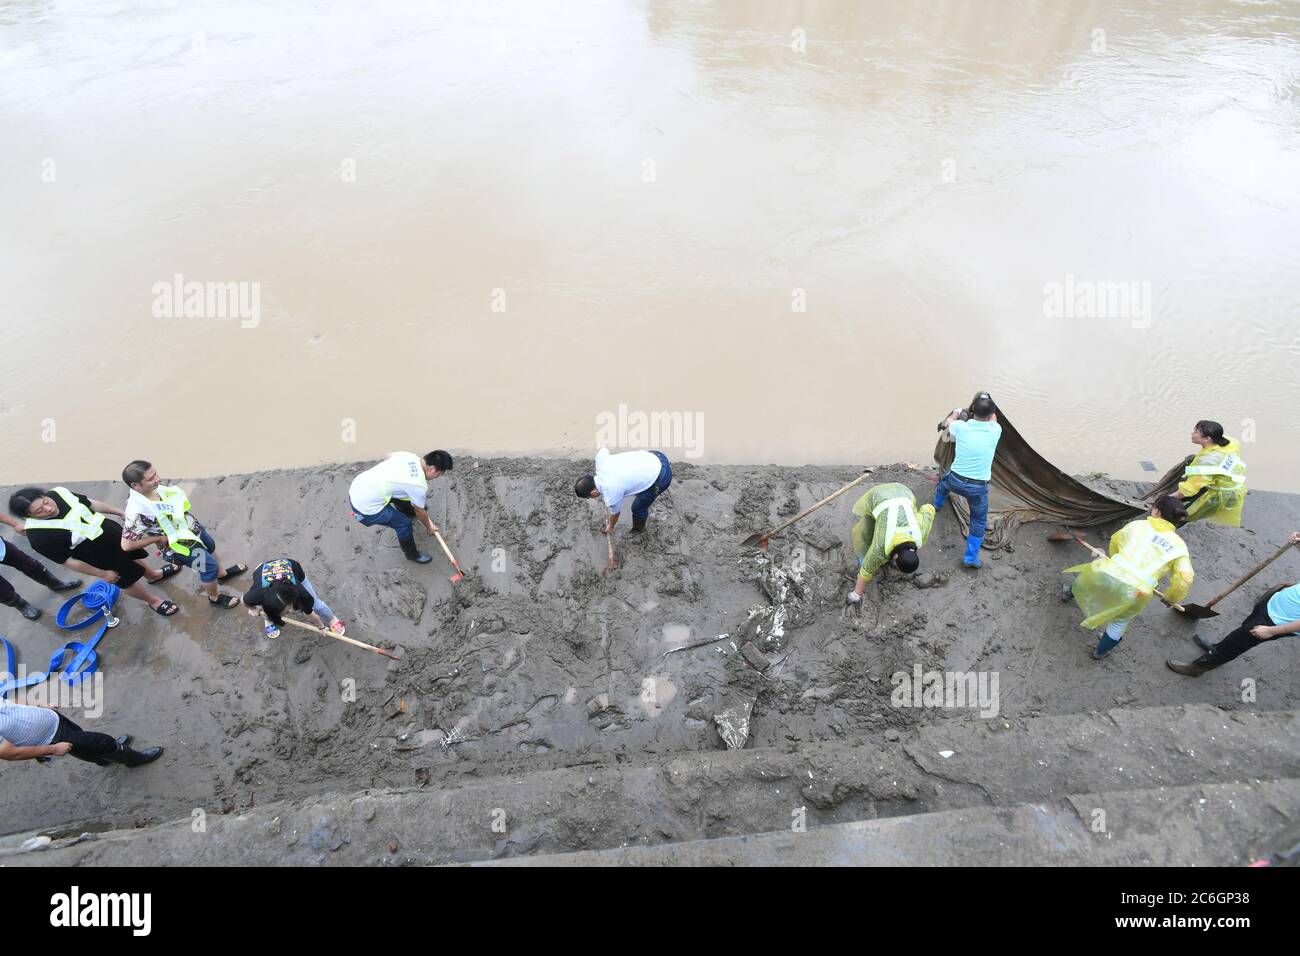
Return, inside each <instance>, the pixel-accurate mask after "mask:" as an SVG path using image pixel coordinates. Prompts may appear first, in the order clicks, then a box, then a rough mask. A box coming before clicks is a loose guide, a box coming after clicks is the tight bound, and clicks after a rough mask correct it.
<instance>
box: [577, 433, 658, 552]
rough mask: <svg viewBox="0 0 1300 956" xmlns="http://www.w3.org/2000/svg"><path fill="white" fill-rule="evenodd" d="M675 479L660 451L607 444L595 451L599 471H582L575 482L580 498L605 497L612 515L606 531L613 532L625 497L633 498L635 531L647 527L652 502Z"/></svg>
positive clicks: (606, 525)
mask: <svg viewBox="0 0 1300 956" xmlns="http://www.w3.org/2000/svg"><path fill="white" fill-rule="evenodd" d="M672 483H673V468H672V465H670V464H668V456H667V455H665V454H664V453H663V452H661V451H642V450H637V451H625V452H620V453H619V454H617V455H615V454H611V452H610V450H609V449H608V448H601V449H600V450H599V451H597V452H596V473H595V474H594V475H583V476H582V477H581V478H579V479H578V480H577V481H576V482H574V485H573V493H574V494H576V495H577V496H578V497H579V498H602V499H604V502H605V508H606V510H607V511H608V513H609V515H608V517H607V518H606V519H605V533H606V534H613V533H614V526H615V525H617V524H618V519H619V517H620V516H621V514H622V511H623V499H624V498H627V497H629V496H633V495H634V496H635V497H633V498H632V531H633V532H634V533H636V534H640V533H641V532H643V531H645V524H646V520H647V519H648V518H649V517H650V506H651V505H652V504H654V503H655V501H656V500H657V499H658V498H659V496H660V495H661V494H663V493H664V492H665V491H667V490H668V486H669V485H671V484H672Z"/></svg>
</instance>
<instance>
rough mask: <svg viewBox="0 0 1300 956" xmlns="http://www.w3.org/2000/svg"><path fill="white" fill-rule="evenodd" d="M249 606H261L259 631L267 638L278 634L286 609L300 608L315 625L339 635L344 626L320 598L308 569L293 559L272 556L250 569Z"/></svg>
mask: <svg viewBox="0 0 1300 956" xmlns="http://www.w3.org/2000/svg"><path fill="white" fill-rule="evenodd" d="M244 603H245V604H247V605H248V606H249V607H261V609H262V613H263V614H265V615H266V621H265V622H264V623H263V625H262V631H263V633H265V634H266V636H267V637H269V638H272V639H274V638H277V637H279V636H280V628H281V627H283V626H284V612H285V611H300V612H302V613H303V614H307V615H309V616H310V617H311V618H312V622H313V623H314V624H315V625H316V626H317V627H328V628H329V629H330V630H331V631H333V632H334V633H335V634H339V635H342V634H343V633H345V630H346V628H345V627H344V624H343V622H342V621H340V620H339V619H338V618H337V617H335V616H334V612H333V611H332V610H330V606H329V605H328V604H326V603H325V602H324V601H322V600H321V598H320V595H319V594H318V593H316V588H315V586H313V585H312V583H311V581H309V580H307V572H305V571H304V570H303V569H302V565H301V564H299V563H298V562H297V561H295V560H294V559H293V558H274V559H273V560H271V561H265V562H263V563H262V564H260V565H258V567H257V569H256V570H255V571H254V572H253V586H252V587H251V588H250V589H249V590H248V591H247V592H246V593H245V594H244Z"/></svg>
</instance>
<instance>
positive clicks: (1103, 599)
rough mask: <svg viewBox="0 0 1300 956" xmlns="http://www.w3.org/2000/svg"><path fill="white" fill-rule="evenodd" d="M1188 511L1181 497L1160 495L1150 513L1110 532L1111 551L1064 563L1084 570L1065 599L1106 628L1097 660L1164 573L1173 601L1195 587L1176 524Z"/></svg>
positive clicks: (1064, 590) (1066, 588)
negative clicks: (1088, 560)
mask: <svg viewBox="0 0 1300 956" xmlns="http://www.w3.org/2000/svg"><path fill="white" fill-rule="evenodd" d="M1186 516H1187V509H1186V508H1185V507H1184V505H1183V503H1182V502H1181V501H1179V500H1178V499H1177V498H1174V497H1173V496H1171V495H1161V496H1160V497H1159V498H1157V499H1156V502H1155V504H1153V505H1152V506H1151V513H1150V514H1149V515H1148V516H1147V517H1145V518H1138V519H1137V520H1135V521H1130V522H1129V523H1128V524H1126V525H1124V527H1122V528H1120V529H1119V530H1118V531H1116V532H1115V533H1114V534H1113V535H1111V537H1110V555H1109V556H1108V557H1105V558H1096V559H1095V560H1093V561H1091V562H1090V563H1088V564H1079V565H1075V566H1074V567H1072V568H1066V569H1065V573H1066V574H1078V575H1079V576H1078V577H1077V578H1075V580H1074V581H1073V582H1067V583H1066V584H1063V585H1062V586H1061V600H1063V601H1069V600H1071V599H1073V600H1074V601H1075V602H1076V603H1078V605H1079V609H1080V610H1082V611H1083V613H1084V620H1083V622H1082V624H1081V625H1080V626H1081V627H1085V628H1094V627H1101V626H1103V625H1105V628H1106V629H1105V631H1104V632H1103V633H1102V635H1101V638H1100V639H1099V640H1098V641H1097V648H1096V650H1094V651H1093V652H1092V656H1093V658H1094V659H1095V660H1101V659H1102V658H1103V657H1105V656H1106V655H1107V654H1109V653H1110V652H1111V651H1113V650H1114V649H1115V648H1116V646H1118V644H1119V642H1120V641H1121V640H1122V639H1123V637H1124V632H1125V631H1126V630H1127V629H1128V626H1129V624H1130V623H1131V622H1132V620H1133V619H1134V618H1135V617H1137V616H1138V615H1139V614H1141V613H1142V609H1143V608H1145V607H1146V606H1147V603H1148V602H1149V601H1150V600H1151V596H1152V595H1153V594H1154V593H1155V591H1156V588H1157V587H1159V585H1160V579H1161V578H1163V577H1166V576H1168V578H1169V588H1168V590H1166V591H1165V594H1164V600H1165V602H1166V603H1168V604H1177V603H1179V602H1180V601H1182V600H1183V598H1185V597H1187V594H1188V592H1189V591H1191V589H1192V577H1193V573H1194V572H1193V571H1192V561H1191V558H1190V557H1189V556H1188V552H1187V545H1186V544H1184V543H1183V539H1182V538H1180V537H1178V532H1177V531H1175V530H1174V529H1175V527H1176V526H1177V525H1178V524H1179V523H1180V522H1181V521H1182V520H1183V519H1184V518H1186Z"/></svg>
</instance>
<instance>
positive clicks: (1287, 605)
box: [1165, 531, 1300, 677]
mask: <svg viewBox="0 0 1300 956" xmlns="http://www.w3.org/2000/svg"><path fill="white" fill-rule="evenodd" d="M1291 544H1293V545H1295V546H1296V547H1300V531H1297V532H1295V533H1293V534H1292V535H1291ZM1296 634H1300V584H1281V585H1278V586H1277V587H1275V588H1271V589H1270V590H1268V591H1267V592H1265V594H1264V595H1263V596H1262V597H1261V598H1260V599H1259V600H1258V601H1256V602H1255V606H1254V607H1253V608H1252V609H1251V612H1250V613H1249V614H1248V615H1246V619H1245V620H1244V621H1242V622H1241V624H1239V625H1238V626H1237V627H1236V628H1235V629H1234V630H1233V631H1232V632H1231V633H1229V634H1228V636H1227V637H1225V638H1224V639H1223V640H1221V641H1219V643H1217V644H1211V643H1210V642H1209V641H1207V640H1206V639H1205V638H1203V637H1201V636H1200V635H1199V634H1193V635H1192V640H1194V641H1195V642H1196V643H1197V644H1198V645H1199V646H1200V648H1201V650H1203V651H1205V653H1204V654H1202V655H1201V656H1200V657H1198V658H1197V659H1196V660H1194V661H1189V662H1187V663H1183V662H1181V661H1174V660H1168V661H1165V666H1167V667H1168V668H1169V669H1170V670H1171V671H1175V672H1177V673H1179V674H1183V675H1185V676H1187V677H1200V676H1201V675H1202V674H1204V673H1206V672H1208V671H1212V670H1214V669H1215V668H1216V667H1222V666H1223V665H1224V664H1226V663H1228V661H1232V660H1236V659H1237V658H1238V657H1240V656H1241V655H1242V654H1245V653H1246V652H1247V651H1250V650H1253V649H1254V648H1256V647H1258V646H1259V645H1260V644H1262V643H1264V642H1265V641H1275V640H1277V639H1278V638H1281V637H1294V636H1295V635H1296Z"/></svg>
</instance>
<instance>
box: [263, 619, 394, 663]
mask: <svg viewBox="0 0 1300 956" xmlns="http://www.w3.org/2000/svg"><path fill="white" fill-rule="evenodd" d="M284 623H285V624H292V625H293V626H294V627H300V628H302V629H303V630H304V631H311V632H312V633H313V634H320V635H322V636H324V637H332V638H334V640H336V641H342V642H343V643H345V644H351V645H353V646H354V647H362V648H365V649H366V650H368V651H374V652H375V653H376V654H383V655H384V656H385V657H388V658H391V659H392V660H395V661H400V660H401V658H400V657H394V656H393V655H392V654H390V653H388V651H386V650H384V649H383V648H382V647H375V645H373V644H367V643H366V642H365V641H356V640H353V639H352V638H350V637H346V636H344V635H342V634H335V633H334V632H333V631H327V630H325V629H323V628H319V627H312V626H311V625H310V624H304V623H303V622H302V621H295V620H294V619H293V618H291V617H286V618H285V619H284Z"/></svg>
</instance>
